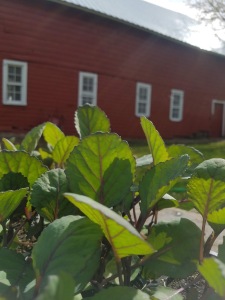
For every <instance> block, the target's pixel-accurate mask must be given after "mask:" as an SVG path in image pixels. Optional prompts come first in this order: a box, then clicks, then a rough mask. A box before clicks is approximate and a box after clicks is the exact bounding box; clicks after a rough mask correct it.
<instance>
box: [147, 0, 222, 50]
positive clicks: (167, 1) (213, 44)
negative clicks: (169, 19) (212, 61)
mask: <svg viewBox="0 0 225 300" xmlns="http://www.w3.org/2000/svg"><path fill="white" fill-rule="evenodd" d="M144 1H146V2H150V3H153V4H155V5H158V6H162V7H165V8H168V9H170V10H173V11H177V12H179V13H182V14H184V15H187V16H189V17H191V18H193V19H196V20H198V18H197V11H196V10H195V9H193V8H191V7H189V6H188V5H187V0H144ZM200 26H201V32H199V35H193V40H190V42H191V43H192V42H193V43H194V44H195V45H198V46H199V47H200V48H204V49H208V50H210V49H211V48H220V47H221V46H222V44H221V41H220V40H218V38H217V37H216V36H215V32H214V31H213V29H212V28H211V27H210V25H207V26H206V25H205V24H201V25H200Z"/></svg>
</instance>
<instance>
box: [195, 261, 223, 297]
mask: <svg viewBox="0 0 225 300" xmlns="http://www.w3.org/2000/svg"><path fill="white" fill-rule="evenodd" d="M198 270H199V272H200V273H201V274H202V276H203V277H204V278H205V279H206V281H207V282H208V284H209V285H210V286H211V287H212V288H213V289H214V290H215V292H216V293H218V294H219V295H220V296H221V297H223V299H224V297H225V264H224V263H222V262H221V261H220V260H218V259H216V258H206V259H204V260H203V263H202V264H201V265H199V266H198Z"/></svg>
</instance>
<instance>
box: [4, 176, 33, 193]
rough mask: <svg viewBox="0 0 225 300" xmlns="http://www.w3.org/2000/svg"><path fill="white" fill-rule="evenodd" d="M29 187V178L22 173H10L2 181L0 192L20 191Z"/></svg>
mask: <svg viewBox="0 0 225 300" xmlns="http://www.w3.org/2000/svg"><path fill="white" fill-rule="evenodd" d="M25 187H29V183H28V181H27V178H26V177H24V176H23V175H22V174H21V173H13V172H9V173H7V174H5V175H3V177H2V178H1V179H0V191H1V192H5V191H9V190H14V191H15V190H19V189H21V188H25Z"/></svg>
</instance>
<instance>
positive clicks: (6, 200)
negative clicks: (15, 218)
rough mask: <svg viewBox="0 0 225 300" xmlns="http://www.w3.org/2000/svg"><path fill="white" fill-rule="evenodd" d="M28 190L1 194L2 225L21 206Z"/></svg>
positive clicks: (0, 221) (0, 216) (0, 215)
mask: <svg viewBox="0 0 225 300" xmlns="http://www.w3.org/2000/svg"><path fill="white" fill-rule="evenodd" d="M27 191H28V189H27V188H24V189H20V190H16V191H6V192H0V223H2V222H4V221H5V220H6V219H7V218H8V217H9V216H10V215H11V214H12V213H13V212H14V210H15V209H16V208H17V207H18V206H19V204H20V203H21V201H22V200H23V198H24V197H25V196H26V194H27Z"/></svg>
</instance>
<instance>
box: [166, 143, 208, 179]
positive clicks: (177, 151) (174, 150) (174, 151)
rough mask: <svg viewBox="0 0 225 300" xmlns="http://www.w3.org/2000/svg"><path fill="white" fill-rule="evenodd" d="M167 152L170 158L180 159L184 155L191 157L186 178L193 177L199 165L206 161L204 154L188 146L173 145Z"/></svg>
mask: <svg viewBox="0 0 225 300" xmlns="http://www.w3.org/2000/svg"><path fill="white" fill-rule="evenodd" d="M167 151H168V153H169V155H170V157H179V156H181V155H184V154H188V155H189V157H190V160H189V163H188V168H187V170H186V172H185V174H184V176H189V175H191V174H192V173H193V171H194V169H195V168H196V167H197V165H199V164H200V163H201V162H203V160H204V157H203V154H202V153H201V152H200V151H198V150H197V149H195V148H193V147H190V146H186V145H172V146H170V147H168V148H167Z"/></svg>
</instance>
